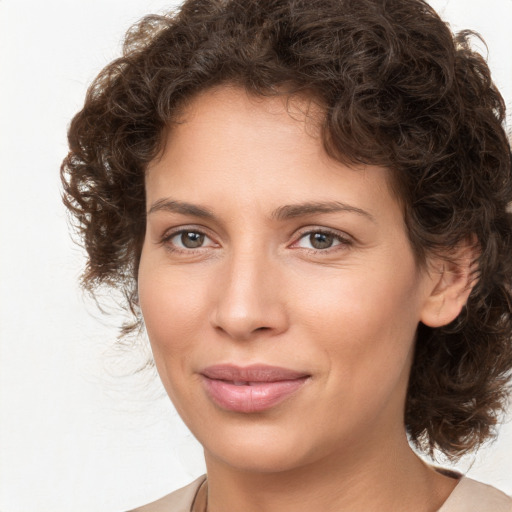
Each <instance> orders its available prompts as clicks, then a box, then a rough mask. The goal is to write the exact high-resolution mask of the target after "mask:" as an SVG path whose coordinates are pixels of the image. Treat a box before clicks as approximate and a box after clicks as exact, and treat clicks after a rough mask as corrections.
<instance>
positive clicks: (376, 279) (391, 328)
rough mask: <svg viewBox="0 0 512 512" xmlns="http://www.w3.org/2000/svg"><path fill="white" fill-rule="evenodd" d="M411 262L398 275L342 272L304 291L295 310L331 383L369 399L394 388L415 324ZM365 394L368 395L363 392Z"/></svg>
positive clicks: (403, 367)
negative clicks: (320, 354)
mask: <svg viewBox="0 0 512 512" xmlns="http://www.w3.org/2000/svg"><path fill="white" fill-rule="evenodd" d="M417 287H418V281H417V278H416V270H415V266H414V263H411V264H410V265H408V263H407V262H405V263H404V265H403V266H402V270H401V271H398V270H397V272H396V273H392V272H384V271H382V269H377V268H374V269H372V268H367V269H366V272H355V271H354V272H350V271H347V272H346V273H344V274H342V273H340V275H339V278H338V279H330V280H328V281H326V282H325V283H323V286H321V287H311V288H310V289H309V290H307V291H306V290H304V293H303V296H304V297H305V298H306V299H305V300H304V303H303V308H302V309H301V311H300V312H299V315H300V317H302V322H303V325H304V326H305V327H306V329H307V331H308V333H309V336H310V339H311V340H312V341H314V342H316V344H317V348H318V349H320V350H321V351H322V352H323V353H324V356H325V359H326V361H327V362H328V364H329V366H330V373H329V379H330V386H332V388H334V387H338V388H340V389H346V390H348V392H350V393H353V394H354V396H359V397H360V399H362V400H363V399H364V400H366V399H367V395H368V393H369V390H370V389H371V390H373V392H374V393H375V397H377V396H381V395H382V394H383V393H385V392H387V391H389V389H390V388H392V387H394V386H395V385H396V384H397V382H398V380H399V379H402V378H403V376H404V372H407V371H408V368H409V364H410V357H411V349H412V347H413V342H414V336H415V332H416V328H417V325H418V322H419V300H418V298H419V295H418V293H417V290H418V288H417ZM365 395H366V396H365Z"/></svg>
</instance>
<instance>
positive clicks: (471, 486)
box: [131, 475, 512, 512]
mask: <svg viewBox="0 0 512 512" xmlns="http://www.w3.org/2000/svg"><path fill="white" fill-rule="evenodd" d="M205 479H206V476H205V475H203V476H201V477H199V478H198V479H197V480H194V481H193V482H192V483H191V484H189V485H187V486H185V487H182V488H181V489H178V490H177V491H174V492H172V493H171V494H168V495H167V496H164V497H163V498H161V499H159V500H157V501H154V502H153V503H150V504H149V505H144V506H143V507H139V508H136V509H134V510H132V511H131V512H191V510H192V506H193V504H194V500H195V499H196V495H197V494H198V492H197V491H198V490H199V488H200V487H201V484H202V483H203V482H204V481H205ZM203 489H204V487H203ZM199 498H200V497H199ZM438 512H512V498H510V497H509V496H507V495H506V494H504V493H502V492H501V491H498V489H495V488H494V487H491V486H490V485H486V484H482V483H480V482H477V481H476V480H472V479H471V478H467V477H462V478H461V479H460V482H459V483H458V484H457V485H456V487H455V489H454V490H453V492H452V493H451V494H450V496H449V497H448V499H447V500H446V501H445V503H444V505H443V506H442V507H441V508H440V509H439V510H438Z"/></svg>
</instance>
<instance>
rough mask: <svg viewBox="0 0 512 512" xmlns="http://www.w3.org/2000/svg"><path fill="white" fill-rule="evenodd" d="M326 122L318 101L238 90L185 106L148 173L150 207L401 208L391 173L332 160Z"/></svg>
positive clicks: (222, 90)
mask: <svg viewBox="0 0 512 512" xmlns="http://www.w3.org/2000/svg"><path fill="white" fill-rule="evenodd" d="M322 119H323V110H322V108H321V106H320V104H319V103H318V102H317V101H315V100H314V99H313V98H312V97H307V96H298V95H295V96H286V95H282V96H273V97H258V96H254V95H251V94H249V93H248V92H247V91H246V90H245V89H242V88H237V87H231V86H223V87H218V88H215V89H210V90H207V91H204V92H202V93H201V94H199V95H197V96H196V97H194V98H193V99H192V100H190V101H189V102H188V103H187V104H186V105H185V106H184V108H183V109H182V111H181V114H180V116H179V119H178V120H177V122H175V123H173V124H172V125H171V126H170V127H169V129H168V131H167V133H166V134H165V136H166V140H165V144H164V150H163V152H162V154H161V155H159V157H158V158H157V159H155V160H154V161H153V162H152V163H151V164H150V166H149V167H148V173H147V180H146V188H147V196H148V203H151V202H154V201H157V200H159V199H161V198H162V196H163V195H165V194H167V193H168V194H169V195H172V196H173V197H175V196H176V195H180V196H181V197H179V198H178V199H183V200H186V201H189V202H190V201H200V202H203V203H204V202H205V201H211V200H212V198H213V197H223V196H226V195H227V193H228V191H229V194H230V196H229V199H230V200H231V201H235V200H236V201H238V203H240V204H246V205H247V204H253V205H254V204H255V203H256V202H258V203H260V204H261V203H263V202H267V203H268V206H269V208H270V207H272V208H278V207H279V206H281V204H282V203H283V202H287V203H290V202H304V201H335V200H341V201H344V200H346V199H350V200H351V201H352V202H356V203H361V204H364V205H365V208H370V209H371V208H372V205H375V206H377V205H378V204H380V203H386V201H387V203H389V204H391V203H393V202H394V203H396V201H393V198H392V197H390V188H389V186H388V181H389V175H390V173H389V171H388V170H387V169H384V168H380V167H376V166H362V165H360V166H348V165H346V164H343V163H341V162H339V161H337V160H334V159H333V158H331V157H329V156H328V155H327V153H326V151H325V149H324V145H323V141H322V133H321V123H322ZM285 199H287V201H285ZM383 199H386V201H383ZM270 203H273V204H270ZM389 204H386V207H387V206H389ZM356 206H357V205H356ZM395 206H396V204H395Z"/></svg>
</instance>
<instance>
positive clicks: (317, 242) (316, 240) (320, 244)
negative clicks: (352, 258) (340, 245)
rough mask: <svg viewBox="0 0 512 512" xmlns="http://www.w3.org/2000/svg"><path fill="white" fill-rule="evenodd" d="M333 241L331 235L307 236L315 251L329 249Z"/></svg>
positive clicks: (315, 234) (314, 234)
mask: <svg viewBox="0 0 512 512" xmlns="http://www.w3.org/2000/svg"><path fill="white" fill-rule="evenodd" d="M333 239H334V237H333V235H329V234H325V233H312V234H311V235H309V241H310V242H311V245H312V246H313V247H314V248H315V249H327V248H328V247H331V245H332V242H333Z"/></svg>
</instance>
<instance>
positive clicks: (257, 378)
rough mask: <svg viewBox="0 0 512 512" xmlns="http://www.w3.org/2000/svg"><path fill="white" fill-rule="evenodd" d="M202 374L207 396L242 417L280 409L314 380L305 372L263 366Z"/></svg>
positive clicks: (223, 368) (227, 366)
mask: <svg viewBox="0 0 512 512" xmlns="http://www.w3.org/2000/svg"><path fill="white" fill-rule="evenodd" d="M200 373H201V376H202V383H203V387H204V389H205V391H206V394H207V395H208V397H209V398H210V399H211V400H212V401H213V402H214V403H215V404H216V405H218V406H219V407H221V408H222V409H226V410H228V411H235V412H242V413H252V412H261V411H265V410H267V409H270V408H272V407H274V406H276V405H278V404H279V403H281V402H283V401H284V400H286V399H287V398H288V397H290V396H291V395H292V394H294V393H295V392H297V391H298V390H299V389H300V388H302V386H303V385H304V384H305V382H306V381H307V380H308V379H309V377H310V375H309V374H307V373H304V372H298V371H295V370H291V369H288V368H281V367H278V366H269V365H262V364H254V365H250V366H243V367H242V366H236V365H231V364H224V365H215V366H209V367H208V368H205V369H204V370H202V371H201V372H200Z"/></svg>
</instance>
